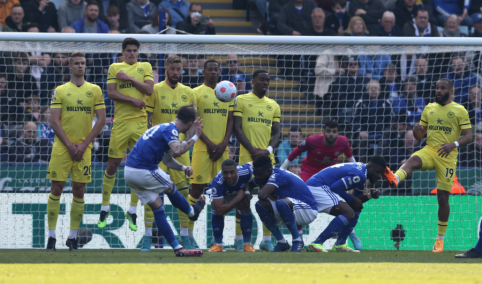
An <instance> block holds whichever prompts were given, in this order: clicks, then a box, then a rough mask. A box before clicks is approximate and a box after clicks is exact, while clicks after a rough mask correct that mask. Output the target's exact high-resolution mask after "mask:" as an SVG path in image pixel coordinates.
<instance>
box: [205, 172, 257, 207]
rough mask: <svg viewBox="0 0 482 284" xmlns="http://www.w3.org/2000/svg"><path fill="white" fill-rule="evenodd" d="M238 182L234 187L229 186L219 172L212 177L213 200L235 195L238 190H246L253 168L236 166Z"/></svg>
mask: <svg viewBox="0 0 482 284" xmlns="http://www.w3.org/2000/svg"><path fill="white" fill-rule="evenodd" d="M237 168H238V181H236V183H235V184H234V185H229V184H227V183H226V181H225V180H224V177H223V174H222V173H221V171H220V172H219V173H218V174H217V175H216V176H215V177H214V179H213V181H212V183H211V186H212V187H211V188H212V190H213V199H219V198H224V197H226V196H228V195H236V194H237V192H238V191H239V190H246V186H247V185H248V182H249V180H250V179H251V177H252V176H253V166H251V164H244V165H242V166H238V167H237Z"/></svg>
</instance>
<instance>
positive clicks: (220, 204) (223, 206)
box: [211, 190, 246, 216]
mask: <svg viewBox="0 0 482 284" xmlns="http://www.w3.org/2000/svg"><path fill="white" fill-rule="evenodd" d="M245 195H246V193H245V192H244V190H239V191H238V192H237V193H236V196H235V197H234V198H233V200H231V202H229V203H224V198H218V199H214V200H213V202H211V206H212V207H213V210H214V211H215V212H216V214H217V215H218V216H223V215H226V214H228V213H229V211H231V210H232V209H233V208H234V207H235V206H236V205H237V204H238V203H239V202H240V201H241V200H243V198H244V196H245Z"/></svg>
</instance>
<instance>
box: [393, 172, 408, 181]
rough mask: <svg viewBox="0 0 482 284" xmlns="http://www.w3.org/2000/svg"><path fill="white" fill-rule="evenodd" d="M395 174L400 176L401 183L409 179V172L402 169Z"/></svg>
mask: <svg viewBox="0 0 482 284" xmlns="http://www.w3.org/2000/svg"><path fill="white" fill-rule="evenodd" d="M395 174H396V175H397V176H398V179H399V180H398V182H401V181H402V180H404V179H406V178H407V172H406V171H404V170H402V169H398V171H396V172H395Z"/></svg>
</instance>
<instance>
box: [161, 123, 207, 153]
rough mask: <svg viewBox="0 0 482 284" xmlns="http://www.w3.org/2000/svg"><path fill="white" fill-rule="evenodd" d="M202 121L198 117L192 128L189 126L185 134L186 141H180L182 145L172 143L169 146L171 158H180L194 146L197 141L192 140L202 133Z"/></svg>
mask: <svg viewBox="0 0 482 284" xmlns="http://www.w3.org/2000/svg"><path fill="white" fill-rule="evenodd" d="M202 121H203V120H202V119H201V118H200V117H198V118H197V119H196V121H194V123H193V126H191V128H190V129H189V130H188V131H187V133H186V139H185V140H184V141H182V143H179V142H172V143H171V144H169V147H170V148H171V150H172V156H173V157H174V158H177V157H180V156H181V155H182V154H184V153H186V152H187V151H189V149H191V148H192V146H194V143H196V140H197V138H196V139H193V137H194V135H196V136H197V137H199V136H201V134H202V132H203V130H202V129H203V125H202Z"/></svg>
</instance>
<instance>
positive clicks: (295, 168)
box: [289, 164, 301, 176]
mask: <svg viewBox="0 0 482 284" xmlns="http://www.w3.org/2000/svg"><path fill="white" fill-rule="evenodd" d="M289 171H290V172H291V173H293V174H295V175H297V176H300V174H301V166H300V165H299V164H291V165H290V168H289Z"/></svg>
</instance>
